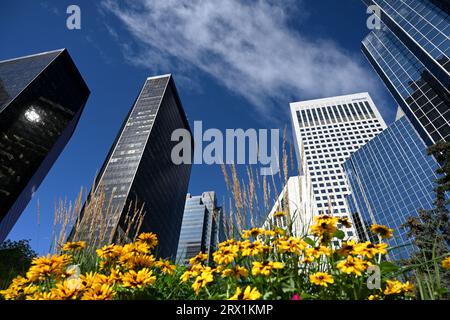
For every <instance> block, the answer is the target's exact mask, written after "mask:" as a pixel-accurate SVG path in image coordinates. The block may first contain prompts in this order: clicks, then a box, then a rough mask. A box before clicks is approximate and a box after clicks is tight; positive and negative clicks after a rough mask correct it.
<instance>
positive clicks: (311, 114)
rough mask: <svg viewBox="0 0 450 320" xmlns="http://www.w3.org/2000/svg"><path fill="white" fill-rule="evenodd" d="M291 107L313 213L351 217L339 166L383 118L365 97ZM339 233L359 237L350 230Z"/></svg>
mask: <svg viewBox="0 0 450 320" xmlns="http://www.w3.org/2000/svg"><path fill="white" fill-rule="evenodd" d="M290 107H291V117H292V123H293V133H294V142H295V143H294V144H295V148H296V153H297V159H298V161H299V166H300V167H301V169H302V170H303V172H308V173H309V174H310V175H311V182H312V189H313V196H314V198H315V199H314V200H315V207H316V209H315V212H314V214H322V213H328V214H330V213H331V214H333V215H335V216H337V217H349V218H350V219H351V215H350V212H349V209H348V205H347V203H346V200H345V196H346V195H348V194H349V188H348V185H347V180H346V177H345V174H344V170H343V167H342V164H343V162H344V161H345V160H346V159H347V158H348V157H349V156H350V155H351V154H352V153H353V152H355V151H356V150H358V148H360V147H361V146H363V145H364V144H365V143H366V142H367V141H369V140H371V139H372V138H373V137H375V135H377V134H378V133H380V132H381V131H382V130H384V129H385V128H386V124H385V122H384V120H383V118H382V117H381V115H380V113H379V112H378V109H377V108H376V106H375V104H374V103H373V101H372V99H371V98H370V96H369V94H368V93H358V94H352V95H346V96H338V97H331V98H325V99H317V100H309V101H301V102H294V103H291V104H290ZM300 155H303V159H302V157H301V156H300ZM373 178H374V179H376V177H373ZM380 192H382V191H380ZM343 230H345V232H346V235H347V236H348V237H357V234H356V232H355V230H354V229H353V227H352V228H343Z"/></svg>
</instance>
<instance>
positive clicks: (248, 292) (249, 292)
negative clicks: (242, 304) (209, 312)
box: [228, 286, 261, 300]
mask: <svg viewBox="0 0 450 320" xmlns="http://www.w3.org/2000/svg"><path fill="white" fill-rule="evenodd" d="M260 297H261V293H260V292H259V291H258V289H256V288H253V289H252V288H251V287H250V286H247V288H245V291H244V292H242V290H241V288H239V287H237V288H236V293H235V294H234V295H233V296H232V297H231V298H230V299H228V300H258V299H259V298H260Z"/></svg>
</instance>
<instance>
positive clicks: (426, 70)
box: [362, 0, 450, 145]
mask: <svg viewBox="0 0 450 320" xmlns="http://www.w3.org/2000/svg"><path fill="white" fill-rule="evenodd" d="M363 2H364V3H365V4H366V5H368V6H369V5H376V6H377V7H378V8H379V10H380V17H379V18H380V19H381V29H380V30H374V31H372V32H371V33H370V34H369V35H368V36H367V37H366V38H365V39H364V40H363V42H362V51H363V53H364V54H365V55H366V57H367V59H368V60H369V61H370V63H371V64H372V66H373V67H374V69H375V70H376V71H377V73H378V74H379V76H380V77H381V78H382V79H383V81H384V83H385V85H386V86H387V87H388V89H389V90H390V92H391V94H392V95H393V96H394V98H395V99H396V100H397V102H398V104H399V105H400V106H401V107H402V109H403V111H404V112H405V114H406V116H407V117H408V118H409V120H410V121H411V123H412V124H413V125H414V127H415V128H416V130H417V132H418V133H419V134H420V136H421V137H422V139H423V140H424V141H425V143H426V144H427V145H432V144H434V143H436V142H437V141H439V140H445V141H450V60H449V56H450V37H449V36H450V17H449V14H450V9H449V8H450V4H449V2H448V1H445V0H395V1H394V0H363Z"/></svg>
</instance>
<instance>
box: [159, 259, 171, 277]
mask: <svg viewBox="0 0 450 320" xmlns="http://www.w3.org/2000/svg"><path fill="white" fill-rule="evenodd" d="M156 266H157V267H158V268H159V269H161V271H162V272H163V273H167V274H173V273H174V272H175V268H176V267H175V266H174V265H173V264H170V262H169V261H164V260H162V259H160V260H159V261H158V262H156Z"/></svg>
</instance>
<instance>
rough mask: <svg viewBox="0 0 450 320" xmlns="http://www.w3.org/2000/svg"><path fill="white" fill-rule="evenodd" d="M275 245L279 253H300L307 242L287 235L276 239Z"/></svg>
mask: <svg viewBox="0 0 450 320" xmlns="http://www.w3.org/2000/svg"><path fill="white" fill-rule="evenodd" d="M276 246H277V248H278V250H279V251H280V252H281V253H284V252H290V253H295V254H301V253H302V251H303V250H305V248H306V246H307V244H306V242H305V241H303V240H302V239H300V238H295V237H289V238H287V239H286V238H280V239H278V240H277V241H276Z"/></svg>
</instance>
